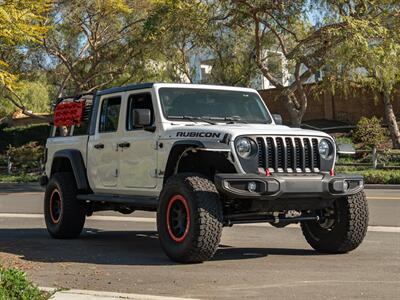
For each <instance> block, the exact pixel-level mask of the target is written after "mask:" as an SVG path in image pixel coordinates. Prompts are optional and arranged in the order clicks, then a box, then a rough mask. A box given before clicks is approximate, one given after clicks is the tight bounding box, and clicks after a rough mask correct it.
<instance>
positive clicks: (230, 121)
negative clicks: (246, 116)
mask: <svg viewBox="0 0 400 300" xmlns="http://www.w3.org/2000/svg"><path fill="white" fill-rule="evenodd" d="M207 118H209V119H210V120H215V121H228V124H234V123H243V124H247V122H246V121H243V120H242V118H240V117H239V116H232V117H207Z"/></svg>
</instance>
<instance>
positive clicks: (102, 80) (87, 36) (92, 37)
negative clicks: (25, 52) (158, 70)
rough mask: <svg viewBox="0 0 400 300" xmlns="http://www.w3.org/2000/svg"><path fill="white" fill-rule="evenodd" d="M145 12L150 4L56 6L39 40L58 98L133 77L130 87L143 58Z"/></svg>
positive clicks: (60, 0)
mask: <svg viewBox="0 0 400 300" xmlns="http://www.w3.org/2000/svg"><path fill="white" fill-rule="evenodd" d="M149 8H150V1H135V0H101V1H98V0H88V1H80V0H71V1H65V0H57V1H56V4H55V6H54V9H53V11H52V14H51V22H50V24H51V30H50V31H49V32H48V34H47V35H46V37H45V38H44V39H43V49H44V50H45V52H46V53H47V54H48V55H49V56H50V57H51V58H52V59H53V60H54V61H53V62H52V63H51V64H47V65H46V64H45V63H44V64H43V65H45V67H46V68H47V69H51V68H53V70H54V72H55V73H57V76H56V81H58V82H55V84H58V95H57V96H61V95H62V94H63V93H64V91H65V90H68V91H69V92H70V93H75V94H76V93H79V92H82V91H93V90H96V89H100V88H103V87H106V86H108V85H110V84H112V83H114V82H115V81H118V80H119V79H120V78H121V76H122V75H123V74H131V75H130V76H127V77H125V82H126V81H129V80H130V79H131V78H132V77H133V76H134V74H136V73H135V66H136V64H140V62H141V56H142V55H143V52H144V44H143V43H142V38H141V33H142V27H141V26H142V24H143V23H144V21H145V20H146V15H147V12H148V10H149ZM46 59H47V58H46V57H45V59H44V61H46ZM54 65H55V66H56V67H55V68H54ZM120 83H121V82H120Z"/></svg>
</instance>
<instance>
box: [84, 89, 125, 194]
mask: <svg viewBox="0 0 400 300" xmlns="http://www.w3.org/2000/svg"><path fill="white" fill-rule="evenodd" d="M120 115H121V96H120V95H117V96H107V97H104V98H102V99H101V100H100V114H99V117H98V120H97V126H96V132H95V134H94V135H91V136H89V142H88V149H87V151H88V173H89V181H90V182H89V183H90V185H91V186H92V188H93V189H94V191H98V192H101V191H102V190H103V191H105V192H107V191H106V190H107V189H109V188H113V187H116V186H117V184H118V176H119V174H118V173H119V170H118V166H119V161H118V153H117V151H118V142H119V140H120V139H121V138H120V135H119V127H120V125H119V123H120Z"/></svg>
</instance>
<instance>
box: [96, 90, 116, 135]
mask: <svg viewBox="0 0 400 300" xmlns="http://www.w3.org/2000/svg"><path fill="white" fill-rule="evenodd" d="M120 108H121V97H113V98H107V99H104V100H103V102H102V104H101V113H100V124H99V132H113V131H117V129H118V120H119V110H120Z"/></svg>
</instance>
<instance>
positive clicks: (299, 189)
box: [214, 174, 364, 200]
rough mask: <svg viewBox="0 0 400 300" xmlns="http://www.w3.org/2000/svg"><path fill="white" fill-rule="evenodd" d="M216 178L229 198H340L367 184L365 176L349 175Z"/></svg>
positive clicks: (243, 175)
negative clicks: (364, 179)
mask: <svg viewBox="0 0 400 300" xmlns="http://www.w3.org/2000/svg"><path fill="white" fill-rule="evenodd" d="M214 181H215V185H216V187H217V189H218V191H219V192H220V193H222V194H224V195H226V196H227V197H229V198H232V199H257V200H274V199H288V198H290V199H294V198H296V199H299V198H319V199H332V198H340V197H343V196H346V195H353V194H356V193H358V192H360V191H361V190H362V189H363V186H364V181H363V177H362V176H360V175H347V174H346V175H345V174H341V175H336V176H330V175H329V174H279V175H278V174H273V175H271V176H263V175H256V174H216V175H215V178H214ZM250 187H251V188H250Z"/></svg>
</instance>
